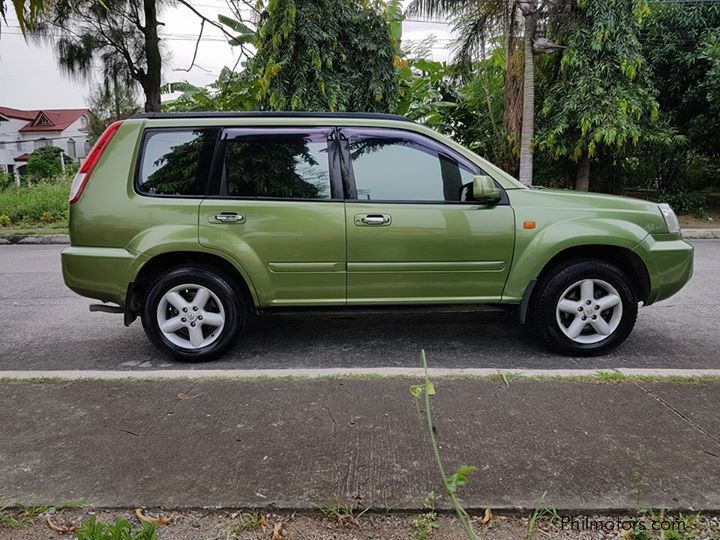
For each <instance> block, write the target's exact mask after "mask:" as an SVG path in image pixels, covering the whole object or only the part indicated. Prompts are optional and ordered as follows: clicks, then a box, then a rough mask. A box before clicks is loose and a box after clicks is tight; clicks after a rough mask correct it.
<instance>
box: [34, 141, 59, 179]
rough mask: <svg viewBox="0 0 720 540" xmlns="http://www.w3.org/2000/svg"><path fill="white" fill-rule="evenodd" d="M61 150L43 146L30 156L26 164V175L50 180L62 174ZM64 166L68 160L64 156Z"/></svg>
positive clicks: (55, 147)
mask: <svg viewBox="0 0 720 540" xmlns="http://www.w3.org/2000/svg"><path fill="white" fill-rule="evenodd" d="M61 153H62V150H61V149H60V148H58V147H57V146H43V147H41V148H38V149H37V150H35V151H34V152H33V153H32V154H30V159H28V163H27V173H28V175H29V176H31V177H34V178H50V177H53V176H57V175H59V174H60V173H61V172H62V168H61V166H60V154H61ZM63 159H64V160H65V163H66V164H69V163H70V159H69V158H68V157H67V156H64V157H63Z"/></svg>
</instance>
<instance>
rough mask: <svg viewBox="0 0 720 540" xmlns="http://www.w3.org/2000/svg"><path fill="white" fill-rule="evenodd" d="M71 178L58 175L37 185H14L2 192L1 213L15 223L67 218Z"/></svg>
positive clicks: (0, 196) (0, 199)
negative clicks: (52, 179)
mask: <svg viewBox="0 0 720 540" xmlns="http://www.w3.org/2000/svg"><path fill="white" fill-rule="evenodd" d="M69 191H70V180H69V179H68V178H66V177H58V178H56V179H54V181H47V182H43V183H40V184H38V185H35V186H23V187H19V188H16V187H12V188H10V189H7V190H5V191H2V192H0V215H5V216H7V217H8V218H9V219H10V221H11V222H12V223H14V224H18V223H28V222H41V221H43V216H45V220H46V221H47V220H48V219H49V217H48V216H51V217H52V219H53V220H54V221H61V220H64V219H67V207H68V193H69Z"/></svg>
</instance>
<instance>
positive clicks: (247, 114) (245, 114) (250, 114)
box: [131, 111, 415, 124]
mask: <svg viewBox="0 0 720 540" xmlns="http://www.w3.org/2000/svg"><path fill="white" fill-rule="evenodd" d="M131 118H148V119H156V120H160V119H162V120H172V119H174V118H178V119H180V118H352V119H365V120H394V121H396V122H398V121H399V122H409V123H413V124H414V123H415V122H414V121H413V120H410V119H409V118H405V117H404V116H400V115H399V114H384V113H365V112H339V113H333V112H298V111H292V112H281V111H238V112H235V111H223V112H167V113H159V112H145V113H137V114H134V115H133V116H132V117H131Z"/></svg>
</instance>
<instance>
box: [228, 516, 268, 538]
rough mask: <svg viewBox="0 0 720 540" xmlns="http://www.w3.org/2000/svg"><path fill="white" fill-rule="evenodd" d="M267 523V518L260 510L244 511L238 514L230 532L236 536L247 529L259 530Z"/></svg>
mask: <svg viewBox="0 0 720 540" xmlns="http://www.w3.org/2000/svg"><path fill="white" fill-rule="evenodd" d="M266 523H267V518H266V517H265V516H263V515H262V514H261V513H259V512H242V513H241V514H238V516H237V518H236V520H235V522H234V523H233V524H232V526H231V527H230V531H229V532H230V535H231V536H233V537H234V536H237V535H240V534H243V533H244V532H247V531H257V530H258V529H260V528H262V526H263V525H265V524H266Z"/></svg>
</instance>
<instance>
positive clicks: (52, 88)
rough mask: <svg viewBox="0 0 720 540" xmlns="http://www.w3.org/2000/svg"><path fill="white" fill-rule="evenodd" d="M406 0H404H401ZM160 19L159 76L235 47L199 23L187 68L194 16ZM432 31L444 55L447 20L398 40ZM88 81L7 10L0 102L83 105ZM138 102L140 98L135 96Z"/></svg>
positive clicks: (229, 56) (225, 60)
mask: <svg viewBox="0 0 720 540" xmlns="http://www.w3.org/2000/svg"><path fill="white" fill-rule="evenodd" d="M406 2H407V0H406ZM193 6H194V7H196V8H197V9H198V10H199V11H201V12H202V13H203V14H204V15H206V16H207V17H208V18H211V19H216V17H217V14H220V13H222V14H225V15H228V16H231V15H232V13H231V12H230V10H229V9H228V7H227V5H226V3H225V0H200V2H193ZM160 20H161V21H163V22H164V23H165V27H164V29H163V30H161V32H163V35H164V46H165V58H166V62H165V68H164V72H163V82H174V81H183V80H186V81H188V82H191V83H192V84H195V85H198V86H204V85H207V84H209V83H211V82H213V81H214V80H215V79H216V78H217V76H218V74H219V73H220V70H221V69H222V68H223V66H229V67H232V66H234V65H235V62H236V60H237V54H238V53H239V49H237V48H235V49H234V50H233V48H231V47H230V45H228V43H227V42H226V40H225V38H224V37H223V36H222V33H221V32H220V31H219V30H217V29H214V28H212V27H210V26H209V25H205V31H204V33H203V40H202V42H201V43H200V48H199V49H198V55H197V59H196V62H195V63H196V65H195V67H194V68H193V69H191V70H190V71H189V72H186V71H182V70H183V69H187V67H188V66H189V65H190V63H191V61H192V56H193V51H194V48H195V39H196V37H197V33H198V31H199V29H200V20H199V19H198V18H197V17H196V16H195V15H194V14H192V12H190V11H189V10H188V9H187V8H185V7H183V6H181V5H178V6H176V7H170V8H167V9H166V10H165V11H164V12H163V14H162V16H161V17H160ZM430 36H434V37H435V42H434V46H433V49H432V52H431V54H432V58H433V59H435V60H447V58H448V57H449V56H450V54H451V49H450V47H451V45H452V37H453V35H452V32H451V28H450V26H449V25H448V24H447V23H428V22H419V21H405V22H404V23H403V42H404V44H406V45H407V44H413V43H418V42H420V41H422V40H424V39H426V38H428V37H430ZM90 87H91V81H78V80H76V79H71V78H69V77H68V76H66V75H64V74H63V73H62V72H61V71H60V69H59V68H58V66H57V63H56V61H55V56H54V53H53V50H52V47H51V46H50V45H49V44H46V45H40V44H37V43H34V42H32V41H26V40H25V39H24V38H23V36H22V35H21V34H20V31H19V29H18V27H17V19H14V18H13V17H11V16H8V21H7V26H5V24H3V25H2V31H0V106H5V107H15V108H18V109H50V108H80V107H85V106H87V96H88V94H89V93H90V90H89V89H90ZM140 103H142V100H140Z"/></svg>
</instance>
